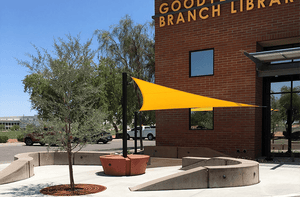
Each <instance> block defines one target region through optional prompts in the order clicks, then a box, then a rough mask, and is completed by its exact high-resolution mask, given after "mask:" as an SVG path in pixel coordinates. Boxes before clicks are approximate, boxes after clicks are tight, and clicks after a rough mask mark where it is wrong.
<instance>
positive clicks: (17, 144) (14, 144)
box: [0, 142, 25, 147]
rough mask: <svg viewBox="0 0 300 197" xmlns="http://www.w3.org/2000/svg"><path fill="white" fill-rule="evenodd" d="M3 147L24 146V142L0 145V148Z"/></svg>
mask: <svg viewBox="0 0 300 197" xmlns="http://www.w3.org/2000/svg"><path fill="white" fill-rule="evenodd" d="M5 146H25V143H24V142H17V143H0V147H5Z"/></svg>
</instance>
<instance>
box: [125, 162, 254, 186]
mask: <svg viewBox="0 0 300 197" xmlns="http://www.w3.org/2000/svg"><path fill="white" fill-rule="evenodd" d="M182 170H183V172H179V173H176V174H172V175H169V176H166V177H162V178H159V179H155V180H152V181H149V182H146V183H143V184H140V185H137V186H134V187H131V188H130V190H131V191H156V190H175V189H200V188H221V187H237V186H246V185H253V184H256V183H259V163H258V162H255V161H251V160H245V159H235V158H230V157H216V158H203V157H184V158H183V159H182Z"/></svg>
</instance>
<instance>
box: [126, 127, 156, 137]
mask: <svg viewBox="0 0 300 197" xmlns="http://www.w3.org/2000/svg"><path fill="white" fill-rule="evenodd" d="M137 137H138V138H139V137H140V127H137ZM142 137H143V138H148V140H153V139H154V138H155V137H156V132H155V126H146V125H145V126H142ZM130 138H134V128H133V129H131V130H128V131H127V139H128V140H129V139H130Z"/></svg>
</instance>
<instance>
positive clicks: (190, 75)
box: [189, 48, 215, 78]
mask: <svg viewBox="0 0 300 197" xmlns="http://www.w3.org/2000/svg"><path fill="white" fill-rule="evenodd" d="M210 50H212V52H213V59H212V63H213V65H212V66H213V69H212V74H206V75H195V76H192V53H194V52H201V51H210ZM214 73H215V49H214V48H207V49H201V50H194V51H189V77H190V78H193V77H203V76H213V75H214Z"/></svg>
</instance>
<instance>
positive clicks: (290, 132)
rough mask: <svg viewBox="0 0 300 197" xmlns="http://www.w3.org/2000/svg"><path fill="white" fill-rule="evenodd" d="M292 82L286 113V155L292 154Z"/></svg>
mask: <svg viewBox="0 0 300 197" xmlns="http://www.w3.org/2000/svg"><path fill="white" fill-rule="evenodd" d="M292 121H293V81H291V98H290V110H289V111H288V132H287V133H288V135H287V136H288V153H289V154H291V153H292V130H293V129H292Z"/></svg>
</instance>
